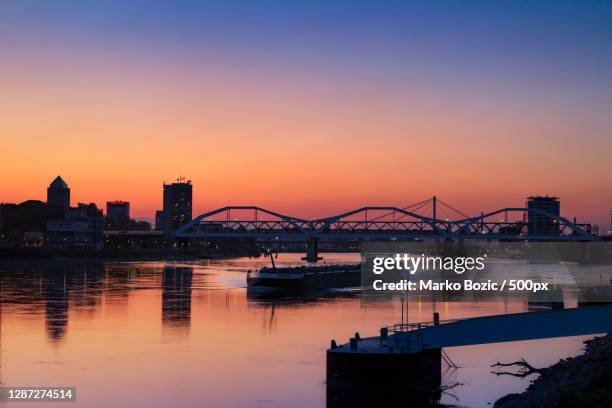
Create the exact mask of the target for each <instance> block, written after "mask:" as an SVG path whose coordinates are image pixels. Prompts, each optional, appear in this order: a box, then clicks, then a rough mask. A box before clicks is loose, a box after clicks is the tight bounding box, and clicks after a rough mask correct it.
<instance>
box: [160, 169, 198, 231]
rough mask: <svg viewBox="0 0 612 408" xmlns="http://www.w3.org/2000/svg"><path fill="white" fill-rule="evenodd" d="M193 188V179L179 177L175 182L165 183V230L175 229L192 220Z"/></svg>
mask: <svg viewBox="0 0 612 408" xmlns="http://www.w3.org/2000/svg"><path fill="white" fill-rule="evenodd" d="M192 196H193V188H192V185H191V180H185V179H183V178H179V179H178V180H177V181H176V182H175V183H172V184H166V183H164V209H163V217H162V218H163V228H162V230H163V231H164V232H171V231H175V230H177V229H178V228H180V227H181V225H183V224H185V223H186V222H189V221H191V214H192V212H191V211H192Z"/></svg>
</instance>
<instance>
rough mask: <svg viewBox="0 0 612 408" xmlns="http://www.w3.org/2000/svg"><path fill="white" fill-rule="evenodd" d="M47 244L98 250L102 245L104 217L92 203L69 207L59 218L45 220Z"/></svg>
mask: <svg viewBox="0 0 612 408" xmlns="http://www.w3.org/2000/svg"><path fill="white" fill-rule="evenodd" d="M47 244H48V245H49V246H52V247H56V248H60V249H78V250H92V249H93V250H100V249H102V247H103V245H104V218H103V215H102V210H100V209H98V207H97V206H96V205H95V204H94V203H91V204H83V203H79V204H78V205H77V206H76V207H69V208H68V210H67V211H66V212H65V213H64V218H63V219H61V220H52V221H48V222H47Z"/></svg>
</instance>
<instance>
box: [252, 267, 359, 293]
mask: <svg viewBox="0 0 612 408" xmlns="http://www.w3.org/2000/svg"><path fill="white" fill-rule="evenodd" d="M246 281H247V287H249V288H256V287H261V288H277V289H299V290H305V289H308V290H313V289H325V288H344V287H351V286H359V285H360V284H361V267H360V264H348V265H321V266H305V265H304V266H297V267H276V266H272V267H271V268H270V267H264V268H261V269H260V270H258V271H249V272H248V273H247V278H246Z"/></svg>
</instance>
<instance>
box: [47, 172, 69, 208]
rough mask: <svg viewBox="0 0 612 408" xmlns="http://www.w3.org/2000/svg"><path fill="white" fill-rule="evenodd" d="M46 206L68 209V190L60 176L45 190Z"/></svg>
mask: <svg viewBox="0 0 612 408" xmlns="http://www.w3.org/2000/svg"><path fill="white" fill-rule="evenodd" d="M47 204H48V205H50V206H53V207H59V208H63V209H64V210H67V209H68V207H70V188H69V187H68V184H66V182H65V181H64V179H62V178H61V177H60V176H57V177H56V178H55V180H53V181H52V182H51V184H50V185H49V187H48V188H47Z"/></svg>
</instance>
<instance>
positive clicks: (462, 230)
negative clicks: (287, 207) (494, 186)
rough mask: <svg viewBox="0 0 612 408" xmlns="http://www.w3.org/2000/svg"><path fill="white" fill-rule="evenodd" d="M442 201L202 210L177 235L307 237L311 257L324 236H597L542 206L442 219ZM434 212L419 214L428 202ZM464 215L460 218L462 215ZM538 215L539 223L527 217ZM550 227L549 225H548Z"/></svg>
mask: <svg viewBox="0 0 612 408" xmlns="http://www.w3.org/2000/svg"><path fill="white" fill-rule="evenodd" d="M441 203H442V202H441V200H438V199H436V198H435V197H434V198H433V199H429V200H424V201H422V202H419V203H416V204H413V205H412V206H410V207H405V208H397V207H390V206H371V207H362V208H358V209H355V210H352V211H348V212H345V213H342V214H338V215H333V216H330V217H325V218H317V219H310V220H309V219H304V218H299V217H293V216H288V215H284V214H280V213H278V212H275V211H271V210H267V209H265V208H261V207H257V206H227V207H222V208H218V209H216V210H213V211H209V212H207V213H204V214H201V215H199V216H197V217H195V218H194V219H193V220H191V221H190V222H188V223H186V224H184V225H183V226H182V227H181V228H179V229H178V230H177V231H175V232H174V236H175V237H176V238H181V239H194V238H195V239H197V238H253V239H262V240H271V241H282V240H287V241H306V242H307V244H308V251H307V252H308V258H309V259H310V260H316V259H317V256H316V255H317V251H318V249H317V246H318V244H317V243H318V240H320V239H325V240H356V241H364V240H400V241H401V240H406V241H409V240H420V239H436V240H440V239H442V240H463V239H478V240H515V241H516V240H523V241H594V240H597V239H598V238H597V237H595V236H594V235H592V234H591V231H590V225H588V224H578V223H576V222H575V221H574V222H572V221H570V220H568V219H567V218H565V217H562V216H559V215H555V214H551V213H548V212H546V211H544V210H541V209H536V208H520V207H508V208H502V209H499V210H495V211H491V212H488V213H481V214H480V215H478V216H473V217H470V216H467V215H465V214H463V213H462V212H460V211H458V210H456V209H454V208H453V207H451V206H449V205H446V204H445V205H446V206H447V207H448V209H451V210H452V212H453V213H454V214H452V215H455V217H454V218H453V219H451V218H450V217H448V216H447V217H445V218H440V215H441V214H440V213H441V210H440V208H439V204H441ZM427 204H429V206H432V212H431V215H423V214H419V213H418V212H417V211H419V210H420V209H422V208H423V206H424V205H427ZM457 215H459V217H457ZM530 215H531V216H532V218H533V217H537V218H538V220H539V221H538V225H537V227H538V228H539V229H538V228H534V226H532V225H530V224H529V222H528V221H527V220H528V218H529V216H530ZM542 226H544V227H545V228H543V227H542Z"/></svg>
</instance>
